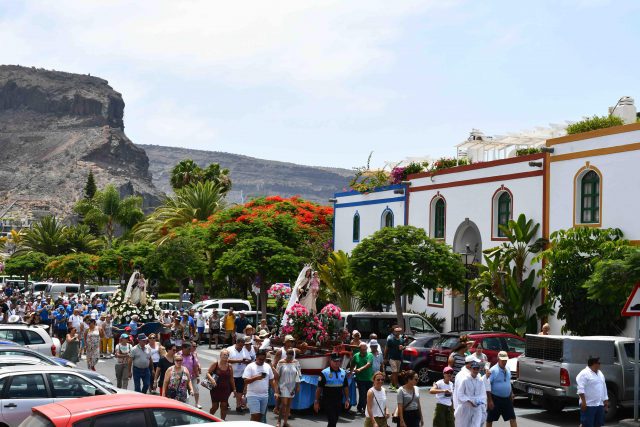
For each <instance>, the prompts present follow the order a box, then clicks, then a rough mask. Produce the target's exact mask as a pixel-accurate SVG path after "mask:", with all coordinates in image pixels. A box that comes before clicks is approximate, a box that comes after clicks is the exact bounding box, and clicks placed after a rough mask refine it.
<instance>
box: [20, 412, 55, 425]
mask: <svg viewBox="0 0 640 427" xmlns="http://www.w3.org/2000/svg"><path fill="white" fill-rule="evenodd" d="M20 426H22V427H54V425H53V423H52V422H51V421H49V419H48V418H45V417H43V416H42V415H40V414H31V415H29V416H28V417H27V418H26V419H25V420H24V421H23V422H22V423H20Z"/></svg>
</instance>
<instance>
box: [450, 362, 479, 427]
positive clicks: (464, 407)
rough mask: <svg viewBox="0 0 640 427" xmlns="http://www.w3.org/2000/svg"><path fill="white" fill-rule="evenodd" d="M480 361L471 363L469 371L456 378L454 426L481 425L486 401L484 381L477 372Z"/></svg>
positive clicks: (470, 426) (469, 426) (474, 426)
mask: <svg viewBox="0 0 640 427" xmlns="http://www.w3.org/2000/svg"><path fill="white" fill-rule="evenodd" d="M479 372H480V363H478V362H475V361H474V362H472V363H471V373H470V374H469V375H465V376H464V377H462V378H460V379H456V383H455V388H456V390H457V401H458V404H457V406H456V408H455V411H454V416H455V423H456V427H481V426H482V424H483V421H484V418H485V417H484V408H485V406H486V401H487V393H486V391H485V386H484V382H483V381H482V379H481V378H480V375H479V374H478V373H479Z"/></svg>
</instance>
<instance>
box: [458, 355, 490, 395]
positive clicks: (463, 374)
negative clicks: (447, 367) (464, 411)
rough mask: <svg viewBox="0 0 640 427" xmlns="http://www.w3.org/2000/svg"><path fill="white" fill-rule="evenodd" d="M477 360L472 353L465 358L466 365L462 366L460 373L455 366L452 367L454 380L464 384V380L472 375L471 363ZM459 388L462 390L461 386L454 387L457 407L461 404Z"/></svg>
mask: <svg viewBox="0 0 640 427" xmlns="http://www.w3.org/2000/svg"><path fill="white" fill-rule="evenodd" d="M474 361H475V357H474V356H473V355H472V354H470V355H468V356H466V357H465V358H464V365H463V366H462V368H460V372H458V374H457V375H456V374H455V370H454V369H453V368H451V369H452V374H451V375H452V377H453V381H454V383H455V384H462V380H463V379H465V378H466V377H467V376H469V375H471V364H472V363H473V362H474ZM458 390H460V387H458V386H455V387H454V388H453V407H454V408H457V407H458V406H460V405H461V402H460V401H459V400H458ZM485 391H486V390H485Z"/></svg>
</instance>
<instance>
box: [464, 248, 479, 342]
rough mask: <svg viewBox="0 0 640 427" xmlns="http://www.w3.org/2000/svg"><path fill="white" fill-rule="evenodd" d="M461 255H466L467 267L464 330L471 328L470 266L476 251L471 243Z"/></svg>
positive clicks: (465, 262)
mask: <svg viewBox="0 0 640 427" xmlns="http://www.w3.org/2000/svg"><path fill="white" fill-rule="evenodd" d="M461 255H463V256H464V268H465V271H466V273H465V278H466V280H465V282H464V330H465V331H468V330H469V280H470V279H471V271H470V269H469V266H470V265H472V264H473V261H474V258H475V255H476V254H475V252H472V251H471V248H470V247H469V244H468V243H467V244H466V245H465V251H464V253H462V254H461ZM469 255H471V256H472V258H471V262H469Z"/></svg>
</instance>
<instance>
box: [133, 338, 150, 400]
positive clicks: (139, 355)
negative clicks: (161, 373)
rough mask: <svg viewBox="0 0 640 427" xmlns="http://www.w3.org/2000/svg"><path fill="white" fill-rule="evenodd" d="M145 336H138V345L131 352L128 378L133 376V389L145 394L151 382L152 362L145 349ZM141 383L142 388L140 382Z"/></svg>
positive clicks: (147, 350)
mask: <svg viewBox="0 0 640 427" xmlns="http://www.w3.org/2000/svg"><path fill="white" fill-rule="evenodd" d="M147 342H148V341H147V336H146V335H145V334H142V333H141V334H139V335H138V345H136V346H135V347H133V350H131V354H130V359H129V378H131V377H132V376H133V388H134V390H135V391H137V392H141V393H142V394H146V393H147V390H149V383H150V382H151V373H150V372H151V371H150V369H151V368H153V360H152V359H151V352H150V351H149V349H148V348H147ZM141 381H142V387H141V386H140V382H141Z"/></svg>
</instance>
